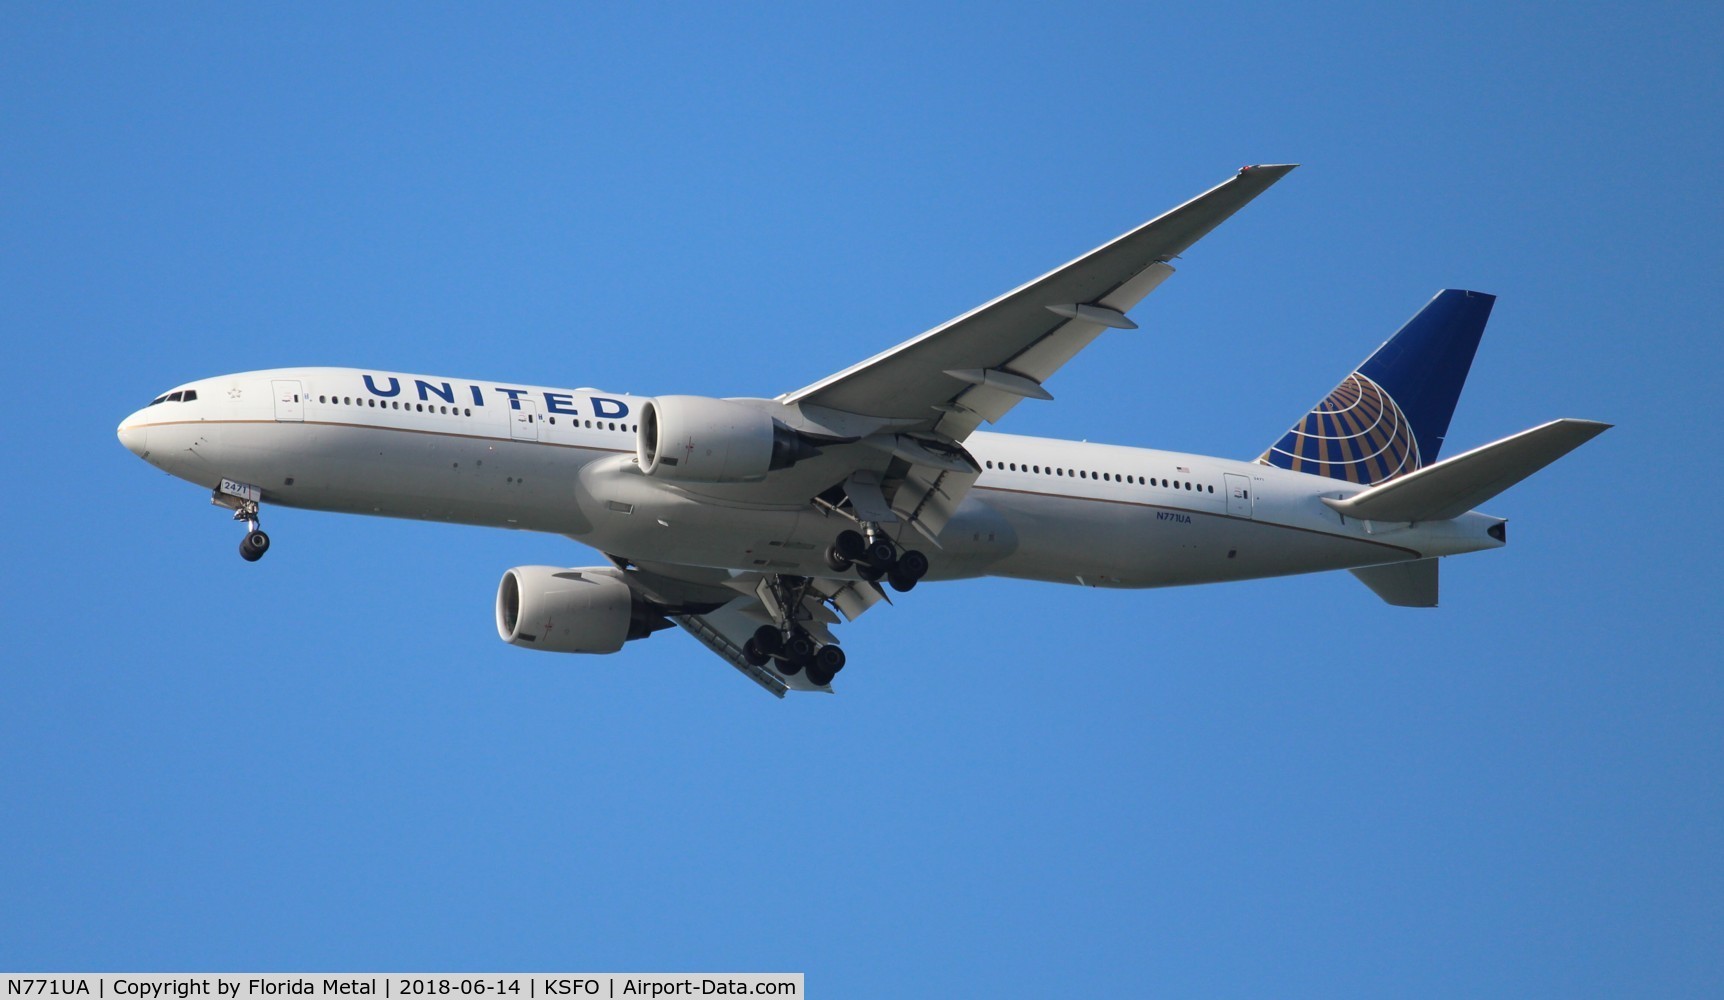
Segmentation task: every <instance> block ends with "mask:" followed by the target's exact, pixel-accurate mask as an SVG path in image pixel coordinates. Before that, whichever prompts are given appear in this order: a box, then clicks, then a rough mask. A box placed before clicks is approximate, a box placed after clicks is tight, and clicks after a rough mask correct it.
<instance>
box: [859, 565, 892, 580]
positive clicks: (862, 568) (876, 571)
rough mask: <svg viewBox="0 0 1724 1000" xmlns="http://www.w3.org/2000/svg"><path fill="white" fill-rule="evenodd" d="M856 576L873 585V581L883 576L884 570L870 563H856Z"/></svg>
mask: <svg viewBox="0 0 1724 1000" xmlns="http://www.w3.org/2000/svg"><path fill="white" fill-rule="evenodd" d="M856 575H857V576H859V577H861V578H862V579H864V580H867V581H868V582H869V583H873V582H874V581H875V580H878V579H880V578H881V577H883V576H885V575H886V570H885V568H884V567H880V566H875V565H873V564H872V563H857V564H856Z"/></svg>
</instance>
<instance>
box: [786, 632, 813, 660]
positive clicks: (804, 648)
mask: <svg viewBox="0 0 1724 1000" xmlns="http://www.w3.org/2000/svg"><path fill="white" fill-rule="evenodd" d="M816 648H817V647H816V646H815V645H814V637H813V636H811V635H809V634H808V633H807V632H798V633H796V634H795V635H793V636H791V637H790V641H789V642H787V643H785V644H784V655H785V656H786V657H787V658H788V659H791V660H809V659H812V658H813V657H814V652H815V649H816Z"/></svg>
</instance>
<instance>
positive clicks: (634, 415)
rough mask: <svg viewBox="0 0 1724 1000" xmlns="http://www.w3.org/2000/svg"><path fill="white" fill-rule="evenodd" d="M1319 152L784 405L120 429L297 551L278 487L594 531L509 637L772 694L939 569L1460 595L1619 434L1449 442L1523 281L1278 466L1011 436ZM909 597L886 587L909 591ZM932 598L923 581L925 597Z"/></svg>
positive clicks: (1432, 601)
mask: <svg viewBox="0 0 1724 1000" xmlns="http://www.w3.org/2000/svg"><path fill="white" fill-rule="evenodd" d="M1295 166H1296V164H1263V165H1257V166H1248V167H1243V168H1241V169H1240V170H1239V171H1238V172H1237V173H1236V174H1235V175H1234V176H1232V177H1230V178H1228V179H1227V180H1226V181H1224V182H1222V183H1221V184H1219V185H1217V186H1215V187H1214V188H1211V189H1210V190H1208V191H1206V192H1204V193H1203V194H1200V195H1198V196H1197V197H1196V198H1193V199H1191V200H1190V201H1187V202H1185V203H1184V204H1182V205H1180V206H1178V207H1177V208H1174V209H1172V210H1171V211H1168V212H1166V213H1164V214H1162V215H1160V216H1158V217H1156V218H1155V219H1152V220H1151V221H1149V222H1146V223H1144V224H1143V225H1141V226H1139V227H1137V228H1135V229H1133V230H1131V231H1129V232H1127V233H1125V234H1124V235H1122V236H1120V237H1118V238H1117V239H1115V240H1113V241H1111V242H1109V243H1107V244H1104V245H1103V246H1101V247H1098V248H1096V249H1095V250H1092V251H1090V252H1089V253H1086V254H1084V255H1083V256H1081V257H1079V258H1077V259H1076V260H1073V261H1072V262H1070V263H1068V264H1066V265H1064V266H1062V267H1059V268H1056V269H1054V270H1053V271H1050V272H1048V273H1047V274H1045V275H1043V276H1041V277H1039V278H1036V279H1034V280H1032V281H1030V282H1028V283H1026V284H1024V285H1021V286H1019V287H1018V288H1015V289H1013V290H1012V291H1009V292H1007V293H1006V294H1004V295H1002V296H1000V297H999V298H996V299H994V300H993V301H991V302H988V303H986V304H984V305H981V306H978V307H976V308H975V309H973V310H971V311H969V312H967V313H964V314H963V315H961V316H958V317H956V318H954V319H951V320H949V321H947V322H945V323H943V324H941V325H939V326H937V327H934V328H933V329H931V330H929V331H927V332H926V333H923V334H922V335H920V336H918V337H915V338H913V339H911V340H908V341H905V342H904V343H902V344H899V345H898V346H896V347H893V348H891V349H890V350H887V351H884V352H882V353H880V354H877V355H875V356H874V357H872V358H869V359H867V360H865V361H862V362H859V363H857V364H855V365H852V366H851V367H849V368H846V369H845V370H843V371H841V372H838V373H836V374H834V375H831V376H828V377H826V378H823V379H820V380H819V381H817V382H814V383H812V384H811V385H808V386H805V387H803V388H801V389H797V390H795V391H794V392H789V393H785V394H784V395H780V396H777V397H775V398H771V399H760V398H728V399H718V398H709V397H701V396H689V395H663V396H655V397H645V398H643V397H637V396H631V395H625V394H617V393H607V392H601V391H598V390H594V389H567V388H557V387H549V386H537V385H525V384H516V383H507V382H496V381H491V380H484V379H455V378H445V377H441V376H428V375H416V374H410V373H404V372H384V371H371V370H360V369H351V368H286V369H275V370H269V371H252V372H243V373H240V374H236V375H223V376H219V377H216V378H207V379H201V380H198V381H194V382H187V383H185V384H183V385H180V386H177V387H175V388H174V389H172V390H170V391H169V392H165V393H163V394H161V395H159V396H157V397H156V398H155V399H153V400H151V401H150V403H149V404H148V405H146V406H144V407H143V408H142V409H139V410H138V411H137V412H136V413H133V414H132V415H130V416H128V417H127V418H126V419H125V420H124V421H123V422H122V423H121V424H120V426H119V430H118V433H119V438H120V441H121V443H122V444H124V445H125V447H126V448H127V449H129V450H130V451H131V452H133V453H134V454H136V455H137V456H139V457H140V458H143V459H144V460H145V461H147V462H149V463H150V464H152V465H154V466H156V467H158V468H160V469H162V470H164V471H166V472H168V473H170V474H172V475H174V476H177V477H179V478H181V479H185V480H187V481H189V482H192V483H196V484H197V485H199V486H202V487H204V488H206V489H209V490H210V491H211V502H212V503H214V504H216V505H217V506H220V507H223V508H226V509H229V510H231V511H232V512H233V518H234V519H235V520H238V521H243V522H245V526H246V532H245V536H244V539H243V540H242V542H241V544H240V555H241V556H242V557H243V558H245V559H246V560H248V561H253V562H255V561H256V560H257V559H259V558H260V557H261V556H262V555H263V554H264V553H265V552H266V551H267V550H268V549H269V547H270V540H269V536H268V535H266V534H265V533H264V532H263V531H262V530H261V528H260V518H261V511H262V508H263V507H264V506H266V505H280V506H283V507H297V508H307V509H312V510H325V511H336V512H341V513H354V514H373V515H380V516H384V517H402V518H414V519H418V520H427V521H449V522H456V523H462V524H476V525H488V526H492V527H499V528H514V529H519V530H525V531H537V532H546V533H550V534H557V535H564V536H566V537H568V538H571V539H573V540H575V541H577V542H580V543H583V544H585V545H588V546H590V547H592V548H594V549H596V550H598V552H600V553H601V554H603V556H604V558H605V560H606V562H605V563H604V564H602V565H598V566H584V567H574V568H566V567H559V566H517V567H515V568H513V569H510V570H508V571H506V572H505V573H504V574H503V578H502V581H501V583H500V584H499V586H498V590H497V597H496V621H497V632H498V635H499V636H500V637H501V638H502V640H503V641H504V642H507V643H510V644H512V645H515V646H519V647H524V648H527V649H537V650H546V651H552V652H562V653H591V654H604V653H614V652H616V651H618V650H619V649H621V648H622V647H623V645H624V644H625V643H627V642H629V641H633V640H638V639H642V638H645V637H647V636H649V635H652V634H653V633H655V632H658V631H660V630H662V629H666V628H670V627H672V626H673V625H674V626H680V627H681V628H682V629H684V630H685V631H687V632H689V633H691V634H692V635H693V636H694V637H695V638H697V639H698V640H699V641H700V642H701V643H703V644H704V645H705V646H707V647H708V648H709V649H710V650H712V651H713V652H715V653H717V654H718V655H719V656H720V657H722V658H723V659H724V660H726V661H728V662H729V663H730V664H731V665H732V666H734V667H736V668H737V669H738V670H740V671H741V672H742V673H743V674H744V675H746V676H747V677H749V678H750V679H751V680H753V681H754V682H755V683H757V684H759V685H760V686H761V687H762V688H764V689H766V690H767V691H768V692H770V693H772V694H774V695H777V696H778V697H780V698H782V697H784V695H785V693H786V692H787V691H791V690H796V691H827V692H830V691H832V686H831V685H832V682H833V679H834V677H835V676H836V675H837V674H838V673H839V671H841V670H842V669H844V666H845V655H844V652H843V650H842V649H841V648H840V646H839V643H838V640H837V638H836V636H835V635H834V632H833V627H834V626H836V625H838V624H839V623H840V622H843V621H849V620H853V619H855V618H857V617H859V616H860V615H862V614H863V613H864V612H866V611H868V610H869V609H871V608H873V607H875V606H876V605H879V604H881V603H890V598H889V595H888V593H887V590H888V588H890V589H891V591H893V592H895V593H899V594H907V593H908V592H910V591H911V590H913V589H914V588H915V587H916V586H917V584H919V583H920V582H922V581H925V580H926V581H945V580H960V579H966V578H974V577H980V576H1003V577H1015V578H1020V579H1028V580H1042V581H1048V582H1052V583H1067V584H1076V585H1080V586H1089V587H1119V588H1149V587H1169V586H1182V585H1186V584H1197V583H1211V582H1220V581H1228V580H1247V579H1255V578H1260V577H1272V576H1284V575H1290V574H1298V573H1314V572H1324V571H1331V570H1341V569H1345V570H1350V571H1351V572H1352V573H1353V575H1354V576H1356V577H1358V579H1359V580H1360V581H1362V582H1363V583H1364V584H1365V585H1366V586H1367V587H1369V588H1370V589H1371V590H1372V591H1374V592H1375V593H1376V594H1377V596H1379V597H1380V598H1382V599H1383V600H1384V601H1386V602H1388V603H1389V604H1392V605H1400V606H1414V607H1429V606H1435V605H1436V603H1437V595H1438V574H1437V566H1438V560H1439V559H1441V558H1442V557H1445V556H1452V555H1459V554H1462V553H1467V552H1476V551H1481V550H1485V549H1493V548H1498V547H1501V546H1502V545H1504V544H1505V543H1506V542H1507V540H1508V536H1507V528H1506V524H1507V522H1506V521H1505V520H1504V519H1502V518H1499V517H1494V516H1491V515H1488V514H1484V513H1481V512H1479V511H1478V510H1476V509H1475V508H1476V507H1477V506H1478V505H1480V504H1482V503H1485V502H1487V501H1489V500H1491V499H1492V498H1493V497H1495V496H1497V495H1498V494H1499V493H1501V492H1502V491H1503V490H1506V489H1508V488H1509V487H1510V486H1513V485H1514V484H1515V483H1517V482H1519V481H1521V480H1522V479H1524V478H1526V477H1527V476H1529V475H1531V474H1533V473H1534V472H1537V471H1538V470H1540V469H1542V468H1543V467H1544V466H1546V465H1548V464H1550V463H1551V462H1554V461H1556V460H1557V459H1558V458H1560V457H1562V456H1563V455H1565V454H1567V453H1568V452H1569V451H1571V450H1573V449H1575V448H1577V447H1579V446H1580V445H1582V444H1584V443H1586V442H1587V441H1589V440H1591V439H1592V438H1594V437H1596V436H1597V435H1598V434H1600V433H1602V432H1603V431H1605V430H1607V429H1608V428H1609V427H1610V425H1609V424H1604V423H1599V422H1597V421H1591V420H1577V419H1560V420H1554V421H1551V422H1549V423H1546V424H1542V425H1540V426H1538V427H1534V428H1531V429H1530V430H1525V431H1522V432H1520V433H1518V434H1514V435H1511V436H1509V437H1505V438H1503V439H1501V440H1498V441H1494V442H1491V443H1489V444H1486V445H1483V446H1481V447H1478V448H1474V449H1473V450H1471V451H1468V452H1465V453H1463V454H1460V455H1456V456H1454V457H1451V458H1447V459H1442V460H1438V454H1439V452H1440V451H1441V449H1442V447H1443V445H1444V437H1445V435H1446V434H1447V433H1448V428H1449V421H1450V417H1451V415H1452V414H1453V412H1454V408H1455V403H1456V401H1457V400H1458V398H1459V396H1460V392H1461V387H1462V384H1463V383H1464V382H1465V380H1466V376H1467V373H1468V370H1469V369H1470V367H1471V365H1472V360H1473V356H1474V353H1475V351H1476V349H1477V347H1478V343H1479V339H1480V337H1481V336H1482V334H1483V332H1484V327H1485V323H1486V320H1487V319H1488V318H1489V316H1490V312H1491V307H1492V305H1493V303H1494V302H1495V297H1494V296H1492V295H1487V294H1484V293H1481V292H1475V291H1467V290H1461V289H1448V290H1444V291H1441V292H1439V293H1438V294H1437V295H1436V296H1435V297H1434V298H1432V299H1431V300H1430V302H1429V303H1427V304H1426V305H1425V306H1424V307H1423V308H1422V309H1420V310H1419V311H1418V313H1417V314H1415V315H1414V316H1413V317H1412V319H1410V320H1409V321H1408V322H1407V323H1406V325H1405V326H1403V327H1401V329H1400V330H1399V332H1397V333H1396V334H1395V335H1394V336H1393V337H1391V338H1390V339H1389V340H1388V341H1386V342H1385V343H1384V344H1383V345H1382V346H1381V347H1380V348H1378V350H1377V351H1375V352H1374V353H1373V354H1371V356H1370V357H1369V358H1367V359H1366V360H1365V362H1364V363H1363V364H1361V365H1360V366H1359V367H1358V368H1357V369H1355V370H1354V371H1352V372H1351V373H1349V374H1348V375H1347V376H1346V377H1345V378H1343V379H1342V380H1341V382H1340V384H1339V385H1337V386H1336V387H1335V389H1334V390H1333V391H1332V392H1330V393H1329V394H1328V395H1327V396H1325V397H1323V399H1322V400H1320V401H1319V402H1318V403H1317V405H1316V406H1314V407H1313V408H1312V409H1311V410H1310V412H1308V413H1306V414H1305V415H1304V416H1302V417H1300V418H1299V419H1298V420H1297V421H1296V422H1295V423H1294V424H1293V426H1292V427H1291V428H1290V429H1289V430H1287V431H1286V432H1285V433H1284V434H1282V435H1281V436H1280V437H1279V438H1278V439H1277V440H1275V441H1274V442H1273V443H1272V444H1270V445H1269V447H1268V448H1267V449H1265V450H1264V452H1263V453H1262V454H1261V455H1259V456H1257V457H1256V458H1255V459H1230V458H1217V457H1208V456H1203V455H1188V454H1180V453H1176V452H1168V451H1158V450H1152V449H1147V448H1136V447H1127V446H1122V445H1110V444H1092V443H1089V442H1087V441H1084V442H1080V441H1065V440H1054V439H1049V438H1037V437H1021V436H1013V435H1006V434H1000V433H994V432H990V431H983V430H981V429H980V428H981V425H982V424H984V423H987V424H993V423H995V422H997V421H999V420H1000V419H1001V418H1003V417H1004V416H1006V414H1007V413H1008V412H1010V411H1011V409H1012V408H1013V407H1014V406H1016V405H1017V404H1018V403H1020V402H1022V401H1024V400H1026V399H1034V400H1049V399H1052V398H1053V397H1052V395H1051V393H1049V391H1048V390H1047V389H1046V388H1045V387H1044V385H1045V383H1046V382H1047V380H1048V379H1049V377H1050V376H1052V375H1053V374H1054V373H1055V372H1056V371H1058V370H1059V368H1060V367H1061V366H1063V365H1064V364H1065V363H1066V362H1068V361H1070V360H1071V359H1072V358H1073V357H1075V356H1076V355H1077V354H1078V353H1079V352H1080V351H1081V350H1083V349H1084V348H1085V347H1087V346H1088V345H1089V344H1090V343H1091V342H1092V341H1094V340H1096V339H1097V338H1098V337H1100V336H1101V335H1102V334H1103V333H1105V332H1108V331H1110V330H1132V329H1135V328H1136V326H1137V324H1136V323H1134V322H1133V321H1132V320H1131V319H1129V318H1127V316H1126V314H1127V313H1128V312H1129V311H1130V310H1131V309H1132V308H1133V307H1134V306H1136V305H1137V304H1138V303H1139V302H1140V301H1142V300H1143V299H1144V298H1145V297H1146V296H1148V295H1149V294H1150V293H1151V292H1152V291H1154V290H1155V289H1156V288H1157V287H1158V286H1160V285H1161V283H1162V282H1163V281H1165V280H1166V279H1167V278H1168V276H1169V275H1171V274H1172V273H1173V270H1174V269H1173V267H1172V265H1171V263H1170V262H1171V261H1173V260H1174V259H1175V258H1178V257H1179V256H1180V255H1182V254H1183V253H1185V252H1186V251H1187V250H1188V249H1189V248H1190V247H1191V246H1192V245H1193V244H1195V243H1196V242H1197V241H1198V240H1199V239H1201V238H1202V237H1203V236H1205V235H1207V234H1208V233H1209V232H1210V231H1211V230H1213V229H1214V228H1215V227H1216V226H1218V225H1220V224H1221V223H1222V222H1223V221H1225V220H1226V219H1227V218H1228V217H1230V216H1231V215H1233V213H1234V212H1236V211H1238V210H1239V209H1240V208H1242V207H1243V206H1244V205H1245V204H1246V203H1248V202H1250V201H1251V200H1252V199H1253V198H1255V197H1257V195H1259V194H1261V193H1262V192H1263V191H1265V190H1267V189H1268V188H1269V187H1270V186H1271V185H1272V184H1274V183H1275V182H1276V181H1278V180H1280V179H1281V178H1282V177H1284V176H1285V175H1286V174H1287V173H1288V172H1289V171H1290V170H1292V169H1293V168H1294V167H1295ZM883 583H884V586H883V585H882V584H883ZM901 599H902V598H901Z"/></svg>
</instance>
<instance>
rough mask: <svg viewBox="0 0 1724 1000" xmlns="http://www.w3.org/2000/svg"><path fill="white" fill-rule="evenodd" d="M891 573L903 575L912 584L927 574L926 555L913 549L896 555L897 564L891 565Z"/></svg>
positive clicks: (904, 588) (898, 575) (903, 588)
mask: <svg viewBox="0 0 1724 1000" xmlns="http://www.w3.org/2000/svg"><path fill="white" fill-rule="evenodd" d="M892 575H893V576H895V577H903V578H904V579H906V580H908V581H910V583H912V584H914V583H915V582H916V581H917V580H920V579H921V578H923V577H924V576H927V575H928V557H927V556H925V555H923V554H922V553H920V552H917V551H916V550H915V549H911V550H910V551H908V552H906V553H904V554H903V555H901V556H899V557H898V562H897V564H896V565H894V566H893V567H892ZM899 589H901V590H908V589H910V588H909V587H902V588H899Z"/></svg>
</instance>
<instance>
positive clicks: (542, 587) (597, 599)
mask: <svg viewBox="0 0 1724 1000" xmlns="http://www.w3.org/2000/svg"><path fill="white" fill-rule="evenodd" d="M670 625H671V622H670V621H669V619H667V618H665V617H664V615H663V614H662V613H660V611H659V610H658V609H657V608H655V607H654V606H652V605H651V604H649V603H648V602H646V601H644V600H642V599H641V598H640V596H639V595H637V594H636V593H635V592H634V590H633V589H632V588H630V587H629V585H628V584H627V583H625V582H623V580H622V576H621V573H620V571H618V570H617V569H615V568H613V567H610V566H584V567H577V568H575V569H560V568H558V567H556V566H516V567H515V568H514V569H511V570H509V571H508V572H506V573H504V574H503V582H502V583H501V584H499V585H498V586H497V634H498V635H499V636H501V637H502V639H503V641H504V642H506V643H508V644H510V645H511V646H522V647H524V648H526V649H543V650H546V651H548V652H552V653H614V652H616V651H617V650H619V649H621V648H623V643H624V642H627V641H628V640H630V639H642V638H645V637H646V636H649V635H651V634H652V633H654V632H656V631H658V630H659V629H661V628H668V627H670Z"/></svg>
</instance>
